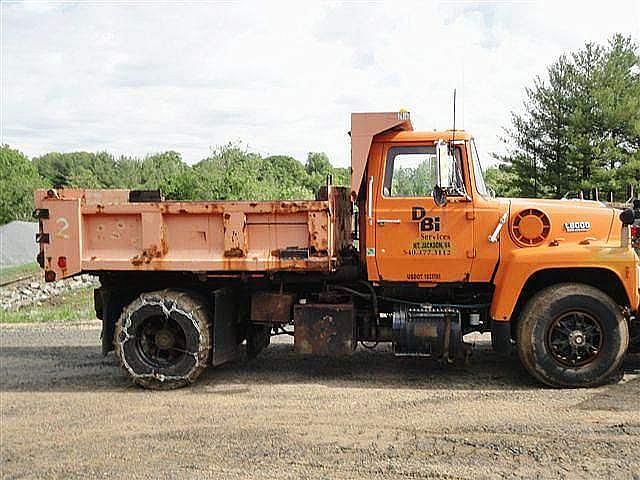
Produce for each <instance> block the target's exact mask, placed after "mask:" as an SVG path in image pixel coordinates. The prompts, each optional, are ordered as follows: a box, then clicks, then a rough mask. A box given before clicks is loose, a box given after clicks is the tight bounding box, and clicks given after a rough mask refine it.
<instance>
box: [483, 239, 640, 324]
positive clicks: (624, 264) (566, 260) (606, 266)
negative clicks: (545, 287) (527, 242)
mask: <svg viewBox="0 0 640 480" xmlns="http://www.w3.org/2000/svg"><path fill="white" fill-rule="evenodd" d="M630 265H636V269H635V270H636V271H633V268H631V267H630ZM582 268H590V269H597V270H605V271H608V272H610V273H612V274H613V275H615V277H616V278H617V279H618V280H619V281H620V284H621V285H622V286H623V289H624V292H625V295H626V303H627V305H629V306H630V307H631V309H632V310H634V311H635V310H637V309H638V304H639V302H640V296H639V294H638V257H637V256H636V254H635V252H634V251H633V250H631V249H629V248H622V247H619V246H611V245H607V244H604V245H603V244H600V245H576V244H564V245H563V244H559V245H557V246H552V244H550V245H545V246H541V247H533V248H517V249H512V250H510V251H507V252H505V253H504V254H503V256H502V258H501V260H500V265H499V266H498V271H497V273H496V277H495V293H494V296H493V300H492V303H491V311H490V314H491V318H493V319H494V320H496V321H503V322H508V321H510V320H511V316H512V315H513V312H514V309H515V307H516V304H517V302H518V298H519V297H520V294H521V292H522V291H523V288H524V286H525V284H526V283H527V281H528V280H529V278H531V277H532V276H533V275H534V274H535V273H537V272H541V271H544V270H550V269H563V270H564V269H566V270H570V269H582ZM585 283H586V282H585Z"/></svg>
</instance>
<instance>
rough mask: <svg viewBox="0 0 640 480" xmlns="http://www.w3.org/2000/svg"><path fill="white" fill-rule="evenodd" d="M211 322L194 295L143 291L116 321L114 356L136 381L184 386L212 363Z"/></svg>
mask: <svg viewBox="0 0 640 480" xmlns="http://www.w3.org/2000/svg"><path fill="white" fill-rule="evenodd" d="M210 325H211V321H210V315H209V308H208V307H207V304H206V302H205V301H204V300H202V299H199V298H197V297H196V296H195V295H193V294H190V293H188V292H185V291H180V290H171V289H166V290H160V291H156V292H150V293H143V294H141V295H140V296H139V297H138V298H136V299H135V300H134V301H133V302H131V303H130V304H129V305H128V306H127V307H126V308H125V309H124V310H123V312H122V314H121V315H120V318H119V319H118V321H117V323H116V329H115V335H114V347H115V353H116V357H117V358H118V360H119V363H120V365H121V366H122V368H123V369H124V370H125V371H126V372H127V374H128V375H129V376H130V377H131V379H132V380H133V381H134V382H135V383H136V384H137V385H140V386H142V387H145V388H149V389H154V390H171V389H174V388H180V387H184V386H186V385H189V384H191V383H193V382H194V381H195V380H196V378H198V377H199V376H200V374H201V373H202V372H203V370H204V369H205V368H206V366H207V364H208V359H209V353H210V349H211V341H210V339H211V330H210Z"/></svg>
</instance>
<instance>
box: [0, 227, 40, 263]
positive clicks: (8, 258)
mask: <svg viewBox="0 0 640 480" xmlns="http://www.w3.org/2000/svg"><path fill="white" fill-rule="evenodd" d="M37 231H38V224H37V223H35V222H18V221H16V222H11V223H7V224H6V225H0V267H9V266H12V265H22V264H24V263H30V262H34V261H35V259H36V255H37V254H38V245H37V244H36V232H37Z"/></svg>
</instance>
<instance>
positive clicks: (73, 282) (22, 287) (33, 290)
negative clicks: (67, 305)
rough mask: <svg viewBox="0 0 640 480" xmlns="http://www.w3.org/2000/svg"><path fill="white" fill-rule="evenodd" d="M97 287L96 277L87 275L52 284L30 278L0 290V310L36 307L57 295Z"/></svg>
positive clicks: (36, 278) (40, 279) (39, 278)
mask: <svg viewBox="0 0 640 480" xmlns="http://www.w3.org/2000/svg"><path fill="white" fill-rule="evenodd" d="M97 286H98V277H94V276H91V275H87V274H83V275H78V276H77V277H73V278H68V279H65V280H58V281H57V282H52V283H45V282H44V279H43V278H41V276H40V277H32V278H30V279H28V280H25V281H24V282H18V283H14V284H11V285H7V286H5V287H2V288H0V309H2V310H10V309H11V310H15V309H17V308H20V307H24V306H27V305H33V304H36V305H37V304H40V303H42V302H43V301H46V300H48V299H50V298H52V297H56V296H58V295H63V294H65V293H69V292H73V291H75V290H80V289H82V288H89V287H97Z"/></svg>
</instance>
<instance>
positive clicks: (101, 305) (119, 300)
mask: <svg viewBox="0 0 640 480" xmlns="http://www.w3.org/2000/svg"><path fill="white" fill-rule="evenodd" d="M123 298H124V295H122V294H120V295H117V294H115V292H114V291H113V290H110V289H106V288H102V287H101V288H96V289H95V290H94V291H93V302H94V305H95V310H96V316H97V317H98V318H99V319H100V320H102V332H101V333H100V338H101V340H102V355H107V354H108V353H109V352H110V351H112V350H113V334H114V332H115V329H116V321H117V320H118V318H119V317H120V314H121V313H122V309H123V308H124V307H125V305H126V303H125V302H124V301H123Z"/></svg>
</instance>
